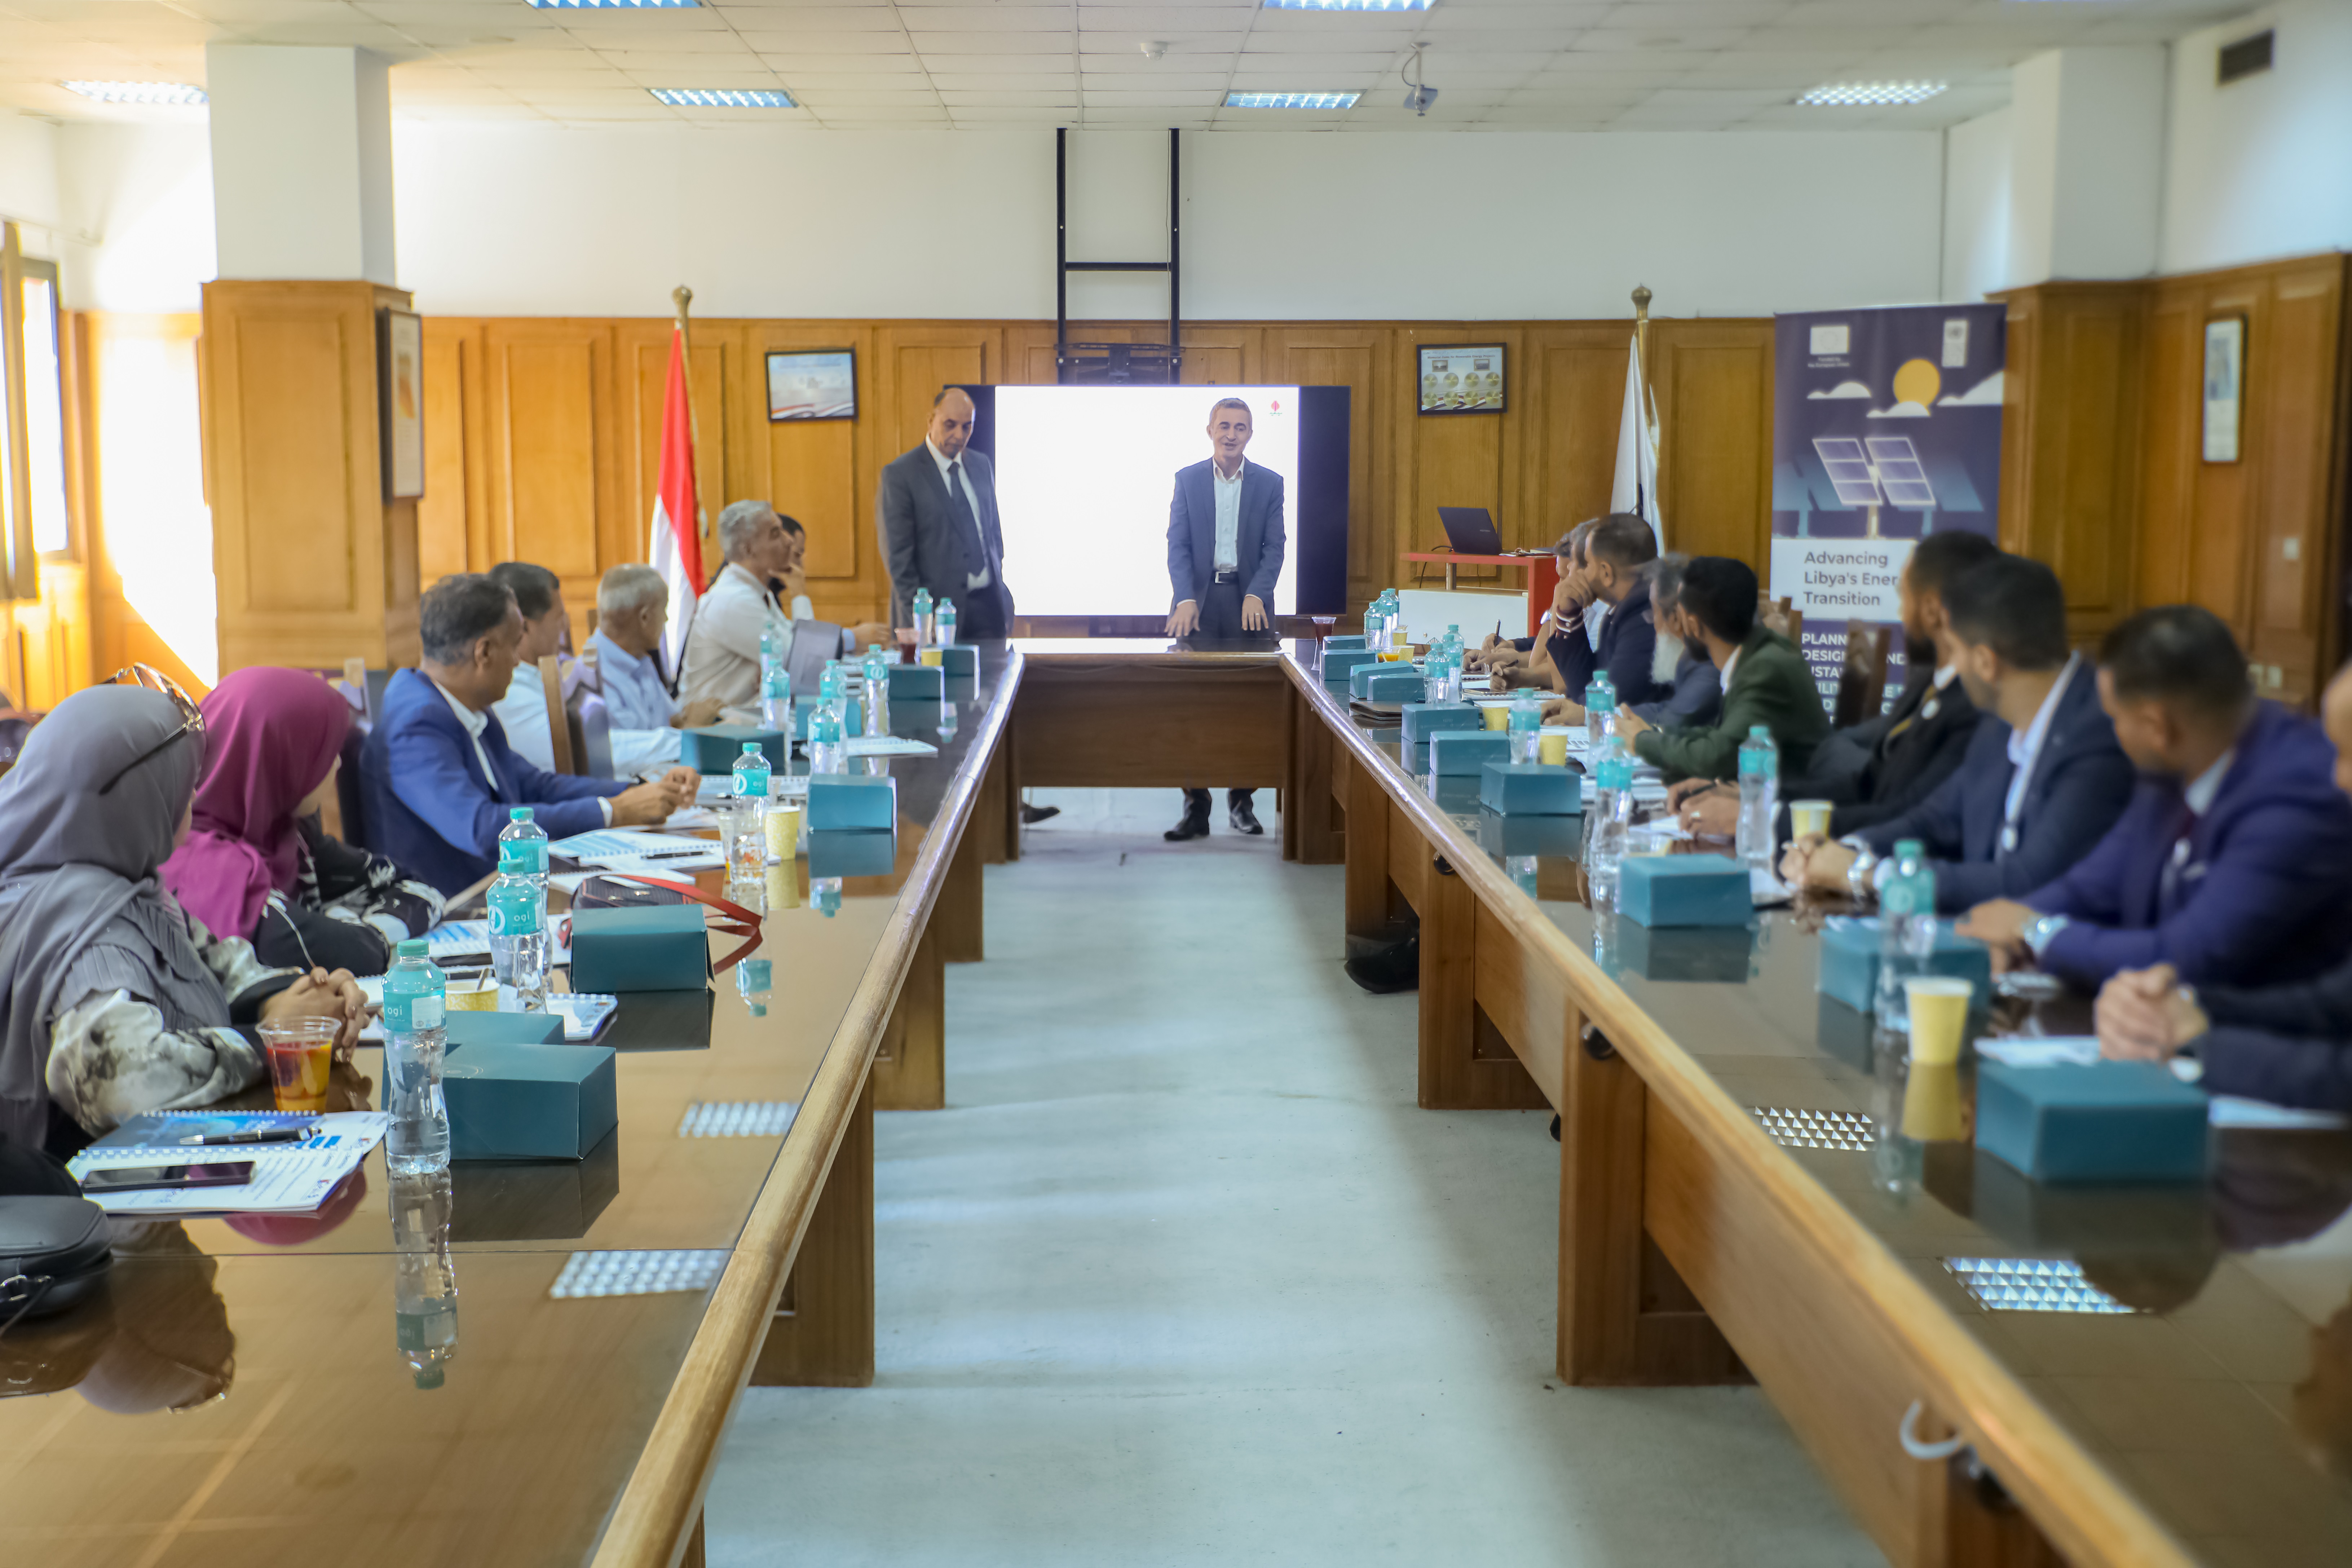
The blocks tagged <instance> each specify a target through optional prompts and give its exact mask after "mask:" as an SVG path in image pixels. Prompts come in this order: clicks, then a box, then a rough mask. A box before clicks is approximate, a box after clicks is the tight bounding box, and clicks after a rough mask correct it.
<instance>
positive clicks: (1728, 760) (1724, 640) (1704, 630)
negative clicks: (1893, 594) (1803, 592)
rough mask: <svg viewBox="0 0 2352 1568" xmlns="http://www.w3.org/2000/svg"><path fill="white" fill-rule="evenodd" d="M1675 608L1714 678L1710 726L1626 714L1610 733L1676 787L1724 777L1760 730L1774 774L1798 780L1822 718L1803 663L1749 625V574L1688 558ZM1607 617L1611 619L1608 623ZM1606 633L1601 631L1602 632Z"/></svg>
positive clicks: (1825, 729)
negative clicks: (1715, 699)
mask: <svg viewBox="0 0 2352 1568" xmlns="http://www.w3.org/2000/svg"><path fill="white" fill-rule="evenodd" d="M1682 608H1683V612H1684V616H1685V618H1686V619H1687V620H1688V621H1689V623H1690V625H1691V628H1692V629H1693V630H1695V631H1696V632H1697V633H1698V635H1699V640H1700V642H1701V643H1702V644H1703V645H1704V646H1705V647H1706V657H1707V658H1709V659H1710V660H1712V661H1713V662H1714V664H1715V668H1717V670H1719V671H1721V672H1722V677H1723V703H1722V707H1721V709H1720V710H1719V711H1718V712H1717V715H1716V720H1715V722H1714V723H1712V724H1710V725H1706V726H1700V725H1696V724H1693V725H1685V726H1683V727H1681V728H1679V729H1673V730H1661V729H1656V728H1654V727H1653V726H1652V725H1651V724H1650V723H1649V722H1648V721H1646V720H1644V719H1643V718H1642V717H1641V715H1639V714H1637V713H1635V712H1633V711H1632V710H1622V711H1620V712H1619V713H1618V715H1617V732H1618V733H1619V734H1621V735H1624V736H1627V737H1629V738H1630V743H1631V744H1632V746H1633V754H1634V755H1635V756H1637V757H1639V758H1641V759H1642V761H1643V762H1645V763H1649V764H1650V765H1651V766H1653V767H1654V768H1656V769H1657V770H1658V771H1659V772H1660V773H1664V775H1665V777H1666V781H1667V782H1668V783H1669V784H1672V783H1675V781H1677V780H1681V779H1690V778H1696V779H1721V778H1729V777H1731V776H1732V773H1733V770H1734V769H1735V768H1736V767H1737V766H1738V761H1739V742H1742V741H1745V740H1746V739H1748V731H1749V730H1750V729H1751V728H1753V727H1754V726H1756V725H1759V724H1761V725H1763V726H1764V727H1765V729H1766V730H1767V731H1769V733H1770V734H1771V737H1772V740H1773V742H1774V744H1776V745H1777V746H1779V747H1780V772H1781V773H1782V775H1783V776H1791V775H1794V774H1797V773H1802V772H1804V769H1805V764H1806V763H1809V762H1810V761H1811V759H1812V755H1813V748H1814V747H1815V746H1818V745H1820V744H1821V742H1822V736H1823V735H1826V734H1828V733H1829V730H1830V721H1829V715H1828V714H1826V713H1824V712H1822V694H1821V691H1820V689H1819V688H1817V687H1815V686H1814V684H1813V672H1812V671H1811V669H1809V668H1806V666H1805V659H1804V656H1803V655H1802V654H1801V653H1799V652H1798V651H1797V650H1796V648H1795V647H1792V646H1791V645H1790V641H1789V639H1788V638H1787V637H1782V636H1781V635H1780V633H1778V632H1776V631H1774V630H1772V628H1771V627H1769V626H1765V625H1764V624H1763V623H1762V622H1760V621H1759V620H1758V619H1757V618H1756V573H1755V570H1754V569H1753V568H1752V567H1750V566H1749V565H1748V563H1746V562H1744V561H1734V560H1732V559H1731V558H1730V557H1729V556H1727V555H1695V556H1693V557H1692V558H1691V563H1690V564H1689V565H1688V566H1686V567H1685V568H1684V569H1683V593H1682ZM1615 614H1616V612H1615V611H1613V610H1612V611H1611V612H1610V615H1611V616H1612V617H1613V616H1615ZM1601 629H1602V630H1603V631H1606V630H1607V629H1608V628H1607V626H1606V624H1605V623H1604V625H1603V626H1602V628H1601Z"/></svg>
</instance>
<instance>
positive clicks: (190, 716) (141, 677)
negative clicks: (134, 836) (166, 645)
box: [98, 664, 205, 795]
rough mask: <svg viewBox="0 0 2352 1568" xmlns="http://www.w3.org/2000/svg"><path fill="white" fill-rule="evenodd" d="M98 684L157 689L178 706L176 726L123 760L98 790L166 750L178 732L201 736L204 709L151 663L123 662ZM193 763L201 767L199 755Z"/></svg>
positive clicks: (106, 790) (107, 791)
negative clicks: (125, 663) (178, 716)
mask: <svg viewBox="0 0 2352 1568" xmlns="http://www.w3.org/2000/svg"><path fill="white" fill-rule="evenodd" d="M99 684H100V686H141V687H144V688H146V689H148V690H150V691H158V692H161V693H163V695H164V696H166V697H168V698H170V699H171V700H172V706H173V707H174V708H177V709H178V710H180V727H179V728H178V729H176V730H174V731H172V732H171V733H170V734H168V735H166V736H164V737H163V739H162V740H160V741H158V742H155V743H154V744H153V745H152V746H150V747H148V748H147V749H146V750H145V751H143V752H140V753H139V754H138V755H137V756H135V757H133V758H131V760H130V761H129V762H127V763H123V764H122V766H121V767H120V768H117V769H116V770H115V773H114V776H113V777H112V778H110V779H109V780H107V781H106V782H105V783H104V784H100V785H99V786H98V793H99V794H100V795H107V794H110V793H111V792H112V790H113V788H114V786H115V785H116V784H121V782H122V780H123V778H124V776H125V775H126V774H128V773H130V772H131V769H133V768H135V767H137V766H138V765H139V764H140V763H143V762H146V761H147V760H148V759H149V758H151V757H157V756H161V755H162V754H163V752H165V751H166V750H168V749H169V748H170V747H171V746H172V745H173V744H174V743H175V742H178V741H179V740H180V738H181V737H182V736H184V735H191V734H192V735H194V736H195V737H196V739H197V740H199V741H202V740H203V739H204V735H205V712H204V710H203V709H201V708H199V707H197V706H196V700H195V699H194V698H193V697H190V696H189V695H188V694H187V693H186V692H185V691H183V690H181V689H180V683H179V682H178V681H176V680H174V679H172V678H171V677H170V676H168V675H166V674H164V673H163V671H162V670H160V669H157V668H154V667H153V666H152V665H145V664H133V665H126V666H124V667H123V668H121V669H118V670H116V671H115V672H114V673H113V674H112V675H110V676H108V677H107V678H106V679H104V680H101V681H100V682H99ZM197 767H198V771H199V772H201V771H202V769H203V763H202V761H201V759H199V761H198V763H197Z"/></svg>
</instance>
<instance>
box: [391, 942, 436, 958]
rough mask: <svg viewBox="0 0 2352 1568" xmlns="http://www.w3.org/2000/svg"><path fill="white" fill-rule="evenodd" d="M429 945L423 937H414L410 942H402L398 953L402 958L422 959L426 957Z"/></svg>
mask: <svg viewBox="0 0 2352 1568" xmlns="http://www.w3.org/2000/svg"><path fill="white" fill-rule="evenodd" d="M427 945H429V944H428V943H426V942H425V940H424V939H423V938H422V937H412V938H411V939H410V940H408V941H406V942H402V943H401V944H400V946H399V949H398V951H399V953H400V956H401V957H403V958H422V957H424V956H425V948H426V946H427Z"/></svg>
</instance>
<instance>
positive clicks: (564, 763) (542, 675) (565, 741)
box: [539, 654, 580, 773]
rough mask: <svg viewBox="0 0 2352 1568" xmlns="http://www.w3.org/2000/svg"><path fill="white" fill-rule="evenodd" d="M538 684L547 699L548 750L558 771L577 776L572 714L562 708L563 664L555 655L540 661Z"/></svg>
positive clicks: (577, 768)
mask: <svg viewBox="0 0 2352 1568" xmlns="http://www.w3.org/2000/svg"><path fill="white" fill-rule="evenodd" d="M539 684H540V689H541V692H543V693H544V694H545V696H546V698H547V740H548V751H549V752H550V754H551V755H552V756H553V758H554V760H555V771H556V772H557V773H578V772H579V771H580V769H579V767H578V766H577V765H576V763H574V761H573V757H572V725H571V723H570V718H571V715H570V714H569V712H568V711H567V710H565V708H564V705H563V661H562V659H561V658H558V657H557V656H556V655H554V654H549V655H548V656H547V657H546V658H542V659H541V660H540V661H539Z"/></svg>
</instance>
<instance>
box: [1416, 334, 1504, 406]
mask: <svg viewBox="0 0 2352 1568" xmlns="http://www.w3.org/2000/svg"><path fill="white" fill-rule="evenodd" d="M1503 392H1504V388H1503V345H1502V344H1500V343H1451V344H1444V343H1441V344H1423V346H1422V349H1421V403H1420V408H1421V412H1422V413H1423V414H1500V413H1501V412H1503Z"/></svg>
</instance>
